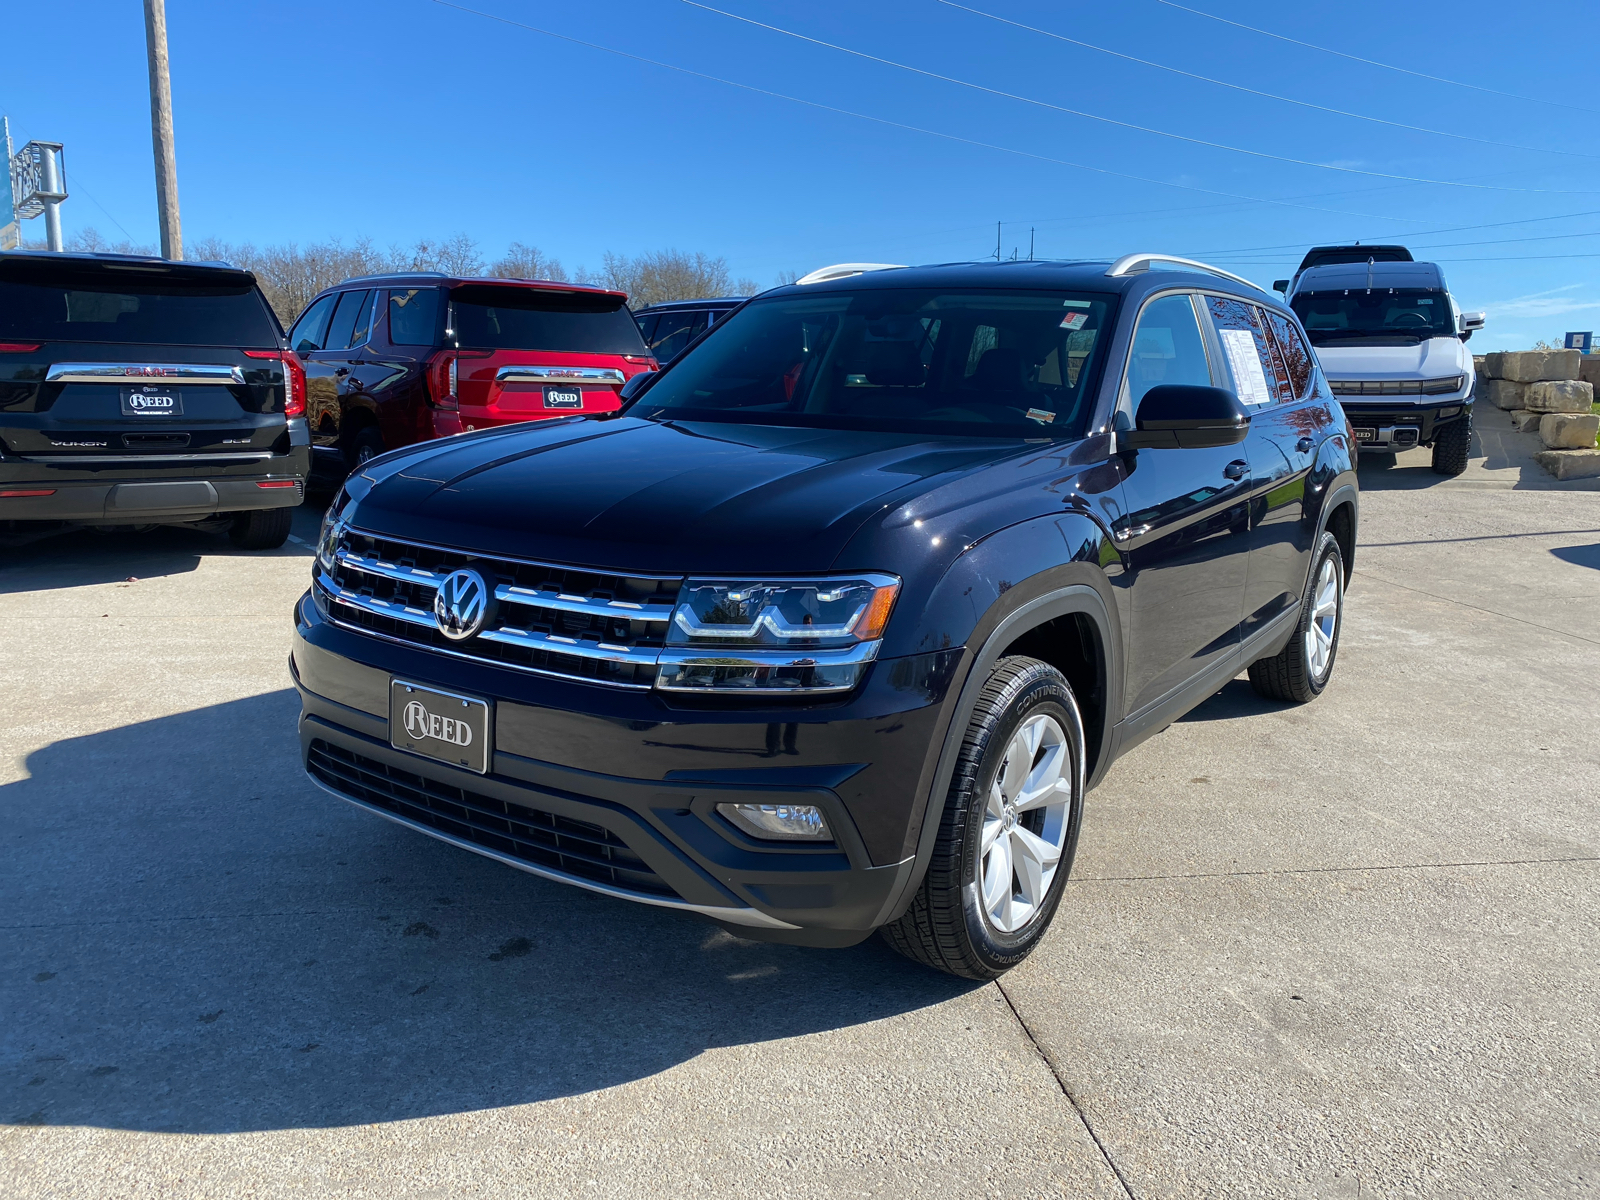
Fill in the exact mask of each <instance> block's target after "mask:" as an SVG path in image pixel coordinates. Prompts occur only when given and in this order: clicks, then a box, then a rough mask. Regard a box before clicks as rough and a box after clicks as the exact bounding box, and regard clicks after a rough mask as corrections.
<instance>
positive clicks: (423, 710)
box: [389, 679, 490, 775]
mask: <svg viewBox="0 0 1600 1200" xmlns="http://www.w3.org/2000/svg"><path fill="white" fill-rule="evenodd" d="M489 740H490V721H489V702H488V701H487V700H479V699H478V698H477V697H476V696H461V695H457V694H456V693H455V692H441V691H438V690H437V689H435V688H430V687H423V686H422V684H420V683H407V682H406V681H405V680H403V679H391V680H390V681H389V744H390V745H391V746H393V747H394V748H395V749H396V750H409V751H410V752H411V753H412V754H421V755H423V756H425V757H427V758H434V759H438V760H439V761H440V762H443V763H449V764H450V765H451V766H452V767H465V768H466V769H467V770H469V771H476V772H477V773H478V774H479V775H487V774H488V773H489V758H490V744H489Z"/></svg>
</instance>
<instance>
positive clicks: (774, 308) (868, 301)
mask: <svg viewBox="0 0 1600 1200" xmlns="http://www.w3.org/2000/svg"><path fill="white" fill-rule="evenodd" d="M1112 303H1113V297H1111V296H1108V295H1104V294H1066V293H1061V292H1021V291H971V292H962V293H949V292H936V291H932V290H928V289H903V290H901V289H895V290H884V289H873V290H871V291H861V292H829V293H827V294H826V295H821V296H783V297H774V298H773V299H770V300H756V301H753V302H751V303H750V304H747V305H745V306H744V307H743V308H742V309H740V310H739V311H738V312H736V313H734V314H733V315H732V316H730V317H728V319H727V320H726V322H724V323H722V324H719V325H714V326H712V332H711V333H710V334H709V335H708V336H707V337H706V339H705V341H703V342H701V343H700V344H699V345H698V346H696V347H695V348H694V349H693V350H691V351H690V352H689V353H688V354H687V355H686V356H685V357H684V358H682V359H680V360H679V361H678V362H677V363H675V364H674V365H673V367H672V369H671V370H670V371H668V372H667V373H666V374H664V375H663V376H662V377H661V378H660V379H659V380H658V381H657V382H656V383H654V384H652V385H651V387H650V388H649V390H647V391H646V392H645V394H644V395H643V396H642V397H640V399H639V404H638V406H637V408H635V409H634V411H633V415H635V416H642V417H647V418H653V419H658V420H659V419H682V420H695V421H729V422H739V423H745V424H781V425H802V426H813V427H818V428H824V429H870V430H890V431H900V430H917V431H926V432H930V433H939V432H948V433H962V434H968V435H978V436H982V437H1027V438H1039V437H1056V438H1060V437H1078V436H1081V434H1082V432H1083V427H1084V425H1085V423H1086V422H1087V419H1088V414H1089V409H1090V407H1091V405H1092V390H1093V385H1094V380H1095V377H1096V376H1097V375H1098V374H1099V367H1100V359H1101V358H1102V357H1103V356H1104V342H1105V336H1104V331H1106V330H1107V329H1108V328H1109V322H1110V316H1111V306H1112Z"/></svg>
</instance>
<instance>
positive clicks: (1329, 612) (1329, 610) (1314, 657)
mask: <svg viewBox="0 0 1600 1200" xmlns="http://www.w3.org/2000/svg"><path fill="white" fill-rule="evenodd" d="M1339 600H1340V595H1339V567H1338V564H1337V563H1335V562H1334V560H1333V559H1331V558H1328V559H1324V560H1323V562H1322V570H1321V571H1319V572H1318V573H1317V590H1316V593H1315V595H1314V596H1313V598H1312V601H1311V624H1310V625H1308V626H1307V627H1306V662H1307V664H1308V665H1309V666H1310V667H1311V677H1312V678H1313V679H1316V680H1321V679H1322V677H1323V676H1324V675H1326V674H1327V673H1328V667H1329V665H1330V664H1331V663H1332V662H1333V639H1334V635H1335V634H1336V633H1337V632H1338V629H1339ZM1319 686H1320V685H1319Z"/></svg>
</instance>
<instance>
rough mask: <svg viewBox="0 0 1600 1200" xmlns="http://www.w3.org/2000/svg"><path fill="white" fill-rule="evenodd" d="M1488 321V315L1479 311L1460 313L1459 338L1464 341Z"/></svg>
mask: <svg viewBox="0 0 1600 1200" xmlns="http://www.w3.org/2000/svg"><path fill="white" fill-rule="evenodd" d="M1487 321H1488V316H1487V315H1486V314H1484V313H1481V312H1465V313H1462V314H1461V340H1462V341H1463V342H1464V341H1466V340H1467V339H1468V338H1470V337H1471V336H1472V335H1473V333H1474V332H1475V331H1477V330H1479V329H1482V328H1483V327H1484V325H1485V323H1486V322H1487Z"/></svg>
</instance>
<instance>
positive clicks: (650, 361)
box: [622, 354, 661, 371]
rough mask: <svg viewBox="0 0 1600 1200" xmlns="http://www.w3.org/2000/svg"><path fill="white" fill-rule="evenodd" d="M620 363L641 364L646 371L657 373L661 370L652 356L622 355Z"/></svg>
mask: <svg viewBox="0 0 1600 1200" xmlns="http://www.w3.org/2000/svg"><path fill="white" fill-rule="evenodd" d="M622 361H623V362H629V363H636V364H643V366H644V369H645V370H646V371H659V370H660V369H661V364H660V363H658V362H657V361H656V359H655V356H654V355H653V354H624V355H623V356H622Z"/></svg>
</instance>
